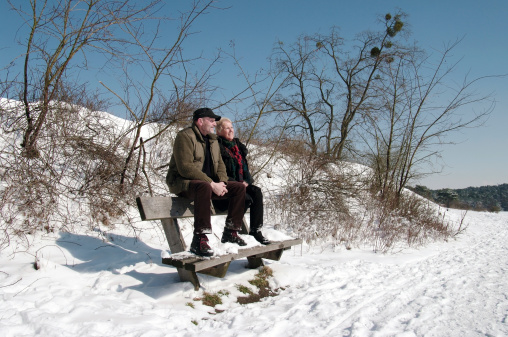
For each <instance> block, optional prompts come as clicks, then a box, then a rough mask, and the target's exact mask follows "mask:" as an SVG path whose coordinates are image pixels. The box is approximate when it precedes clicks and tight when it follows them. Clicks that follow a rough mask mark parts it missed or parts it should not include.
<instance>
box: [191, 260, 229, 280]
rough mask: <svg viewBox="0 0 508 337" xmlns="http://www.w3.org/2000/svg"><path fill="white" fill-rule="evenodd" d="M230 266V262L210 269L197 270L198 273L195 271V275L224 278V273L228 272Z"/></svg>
mask: <svg viewBox="0 0 508 337" xmlns="http://www.w3.org/2000/svg"><path fill="white" fill-rule="evenodd" d="M230 264H231V261H230V262H226V263H222V264H218V265H216V266H213V267H210V268H208V269H202V270H199V271H197V273H200V274H205V275H210V276H214V277H219V278H223V277H224V276H226V273H227V271H228V268H229V265H230Z"/></svg>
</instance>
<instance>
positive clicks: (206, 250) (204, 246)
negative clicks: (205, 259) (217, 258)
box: [190, 234, 213, 256]
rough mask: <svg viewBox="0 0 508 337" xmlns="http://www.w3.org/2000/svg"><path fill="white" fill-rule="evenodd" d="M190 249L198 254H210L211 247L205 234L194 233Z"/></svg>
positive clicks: (211, 251)
mask: <svg viewBox="0 0 508 337" xmlns="http://www.w3.org/2000/svg"><path fill="white" fill-rule="evenodd" d="M190 251H191V252H192V253H194V254H196V255H200V256H212V255H213V249H212V248H210V246H209V245H208V238H207V237H206V234H194V236H193V237H192V243H191V246H190Z"/></svg>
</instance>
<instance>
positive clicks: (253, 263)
mask: <svg viewBox="0 0 508 337" xmlns="http://www.w3.org/2000/svg"><path fill="white" fill-rule="evenodd" d="M247 261H248V263H247V268H250V269H255V268H259V267H262V266H264V265H265V263H264V262H263V259H262V258H260V257H254V256H247Z"/></svg>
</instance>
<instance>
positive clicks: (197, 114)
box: [192, 108, 220, 121]
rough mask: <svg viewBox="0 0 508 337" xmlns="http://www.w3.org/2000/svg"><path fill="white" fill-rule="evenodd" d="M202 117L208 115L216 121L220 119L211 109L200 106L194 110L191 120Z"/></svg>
mask: <svg viewBox="0 0 508 337" xmlns="http://www.w3.org/2000/svg"><path fill="white" fill-rule="evenodd" d="M202 117H210V118H215V121H218V120H219V119H220V116H217V115H216V114H214V113H213V111H212V109H210V108H201V109H197V110H196V111H194V116H193V117H192V119H193V120H195V121H197V120H198V118H202Z"/></svg>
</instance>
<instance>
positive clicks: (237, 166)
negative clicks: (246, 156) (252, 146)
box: [222, 138, 246, 182]
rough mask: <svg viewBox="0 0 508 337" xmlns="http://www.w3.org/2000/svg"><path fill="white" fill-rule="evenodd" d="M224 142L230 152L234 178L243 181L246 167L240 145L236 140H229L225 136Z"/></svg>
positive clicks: (229, 159)
mask: <svg viewBox="0 0 508 337" xmlns="http://www.w3.org/2000/svg"><path fill="white" fill-rule="evenodd" d="M222 144H223V145H224V148H225V149H226V151H227V153H228V154H229V158H228V161H229V164H230V165H231V167H232V168H233V172H232V173H233V178H234V179H235V180H236V181H240V182H242V181H243V176H244V170H245V169H246V164H245V161H244V160H243V157H242V154H241V152H240V149H239V148H238V145H237V144H236V142H235V141H234V140H232V141H229V140H227V139H225V138H223V139H222Z"/></svg>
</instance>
